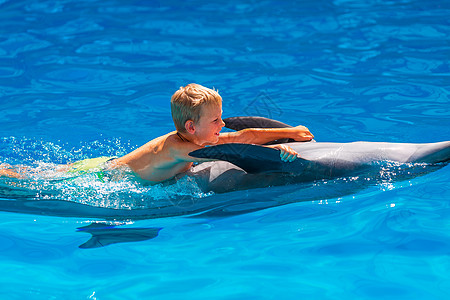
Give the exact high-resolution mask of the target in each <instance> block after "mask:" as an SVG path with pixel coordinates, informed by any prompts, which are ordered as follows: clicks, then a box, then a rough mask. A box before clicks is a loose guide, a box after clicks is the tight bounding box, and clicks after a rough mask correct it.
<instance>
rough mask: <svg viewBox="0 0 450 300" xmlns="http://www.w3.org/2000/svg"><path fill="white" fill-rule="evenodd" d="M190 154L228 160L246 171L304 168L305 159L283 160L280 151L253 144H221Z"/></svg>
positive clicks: (258, 171)
mask: <svg viewBox="0 0 450 300" xmlns="http://www.w3.org/2000/svg"><path fill="white" fill-rule="evenodd" d="M189 155H190V156H193V157H197V158H213V159H218V160H225V161H228V162H230V163H232V164H234V165H236V166H238V167H240V168H241V169H243V170H244V171H246V172H247V173H264V172H292V171H293V170H295V171H296V172H298V171H299V170H301V169H303V168H305V166H306V165H307V164H308V163H307V162H308V161H307V160H304V159H301V158H297V159H296V160H294V161H293V162H283V161H282V160H281V158H280V151H279V150H276V149H273V148H268V147H264V146H259V145H253V144H237V143H233V144H222V145H217V146H211V147H206V148H202V149H199V150H195V151H192V152H191V153H189Z"/></svg>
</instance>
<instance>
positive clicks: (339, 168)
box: [190, 117, 450, 192]
mask: <svg viewBox="0 0 450 300" xmlns="http://www.w3.org/2000/svg"><path fill="white" fill-rule="evenodd" d="M224 121H225V123H226V124H227V127H230V128H232V129H237V130H239V129H243V128H248V127H265V128H267V127H271V126H273V127H282V126H283V123H281V122H278V121H273V120H270V119H265V118H261V117H236V118H230V119H225V120H224ZM271 121H273V122H274V123H272V122H271ZM284 126H285V127H290V126H289V125H286V124H284ZM284 142H287V141H284ZM285 144H286V145H288V146H290V147H291V148H292V149H294V150H295V151H297V152H298V153H299V154H300V156H301V158H299V159H297V160H295V161H293V162H282V161H281V160H280V157H279V151H278V150H275V149H271V148H267V147H263V146H258V145H248V144H225V145H218V146H212V147H206V148H203V149H200V150H197V151H194V152H191V153H190V155H191V156H194V157H201V158H211V159H218V160H221V161H215V162H207V163H202V164H199V165H197V166H195V167H194V168H193V169H192V170H191V171H190V173H191V175H193V176H194V177H197V178H199V179H200V180H199V181H198V182H200V183H201V184H202V185H203V188H204V189H205V190H211V191H215V192H228V191H232V190H239V189H247V188H255V187H264V186H270V185H282V184H286V183H294V182H305V181H312V180H318V179H327V178H335V177H339V176H350V175H353V174H358V173H365V174H366V175H367V174H370V173H372V174H374V173H378V172H380V168H384V169H385V168H386V167H387V163H388V164H390V167H391V168H398V165H400V164H403V165H404V166H403V169H405V166H406V165H407V164H409V165H410V166H408V167H407V168H412V166H411V164H413V165H415V166H416V167H419V168H423V166H418V165H419V164H421V163H423V164H437V163H443V164H445V163H447V162H448V161H450V141H445V142H438V143H428V144H411V143H385V142H352V143H320V142H314V141H312V142H288V143H285ZM401 173H402V172H399V174H401Z"/></svg>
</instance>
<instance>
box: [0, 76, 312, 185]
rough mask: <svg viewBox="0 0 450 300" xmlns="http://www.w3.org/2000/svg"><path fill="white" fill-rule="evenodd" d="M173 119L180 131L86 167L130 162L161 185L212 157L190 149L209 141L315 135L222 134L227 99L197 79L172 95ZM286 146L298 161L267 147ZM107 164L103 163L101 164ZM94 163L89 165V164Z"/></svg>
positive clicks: (275, 131)
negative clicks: (223, 109) (106, 163)
mask: <svg viewBox="0 0 450 300" xmlns="http://www.w3.org/2000/svg"><path fill="white" fill-rule="evenodd" d="M171 110H172V118H173V121H174V123H175V128H176V131H174V132H171V133H168V134H166V135H163V136H161V137H158V138H155V139H153V140H151V141H150V142H148V143H147V144H145V145H143V146H141V147H140V148H138V149H136V150H134V151H133V152H131V153H129V154H127V155H125V156H122V157H120V158H117V159H114V160H113V161H111V162H109V164H108V165H105V164H104V163H105V162H106V161H107V160H108V158H98V159H90V160H86V163H84V161H82V162H81V163H82V164H81V165H84V166H83V167H82V169H81V170H83V171H85V170H87V169H88V168H91V167H92V168H100V167H101V164H103V167H104V166H107V168H116V167H120V166H124V165H126V166H128V167H129V168H131V170H133V172H134V173H136V174H137V175H138V176H139V177H140V178H141V179H143V180H145V181H148V182H149V183H158V182H161V181H165V180H167V179H170V178H172V177H174V176H175V175H177V174H179V173H182V172H185V171H187V170H189V169H190V168H191V166H192V164H193V162H203V161H208V160H209V159H202V158H194V157H191V156H189V153H190V152H192V151H194V150H197V149H200V148H203V147H205V146H206V145H217V144H225V143H248V144H264V143H267V142H270V141H273V140H277V139H281V138H291V139H294V140H296V141H309V140H311V139H313V138H314V136H313V135H312V134H311V133H310V132H309V130H308V129H307V128H306V127H304V126H297V127H293V128H272V129H261V128H249V129H244V130H241V131H237V132H230V133H222V134H221V133H220V131H221V129H222V127H223V126H224V125H225V123H224V122H223V121H222V98H221V97H220V95H219V94H218V93H217V91H214V90H211V89H208V88H206V87H203V86H201V85H198V84H194V83H191V84H189V85H187V86H185V87H181V88H180V89H179V90H178V91H176V92H175V93H174V94H173V96H172V99H171ZM267 147H271V148H275V149H279V150H280V157H281V159H282V160H283V161H293V160H295V159H296V158H297V155H298V153H296V152H295V151H294V150H292V149H291V148H290V147H288V146H285V145H272V146H267ZM96 161H98V162H101V164H97V162H96ZM78 165H80V162H77V163H74V164H72V165H69V166H68V168H65V170H66V171H69V172H70V171H77V170H76V168H78ZM86 166H88V167H86ZM10 167H11V166H6V165H4V167H3V168H2V167H1V165H0V176H7V177H17V178H20V177H21V175H20V174H18V173H16V172H14V171H11V170H10V169H9V168H10Z"/></svg>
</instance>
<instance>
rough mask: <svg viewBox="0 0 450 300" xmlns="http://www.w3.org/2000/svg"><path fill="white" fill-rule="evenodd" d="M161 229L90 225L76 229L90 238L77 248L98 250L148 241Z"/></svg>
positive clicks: (100, 224)
mask: <svg viewBox="0 0 450 300" xmlns="http://www.w3.org/2000/svg"><path fill="white" fill-rule="evenodd" d="M160 230H161V228H115V226H114V225H108V224H102V223H92V224H90V225H88V226H84V227H80V228H78V231H81V232H87V233H90V234H91V235H92V237H91V238H90V239H89V240H88V241H87V242H85V243H84V244H82V245H80V246H79V248H83V249H88V248H99V247H105V246H108V245H111V244H117V243H129V242H139V241H145V240H150V239H153V238H155V237H157V236H158V233H159V231H160Z"/></svg>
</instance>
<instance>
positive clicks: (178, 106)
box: [170, 83, 222, 133]
mask: <svg viewBox="0 0 450 300" xmlns="http://www.w3.org/2000/svg"><path fill="white" fill-rule="evenodd" d="M221 103H222V97H220V95H219V93H218V92H217V91H216V90H212V89H209V88H206V87H204V86H201V85H199V84H196V83H191V84H188V85H186V86H185V87H180V89H179V90H178V91H176V92H175V93H174V94H173V96H172V99H171V101H170V108H171V110H172V119H173V122H174V123H175V128H176V129H177V131H178V132H181V133H183V132H186V128H185V127H184V124H185V123H186V121H188V120H192V121H194V122H198V120H199V119H200V116H201V109H202V107H203V106H204V105H220V104H221Z"/></svg>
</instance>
